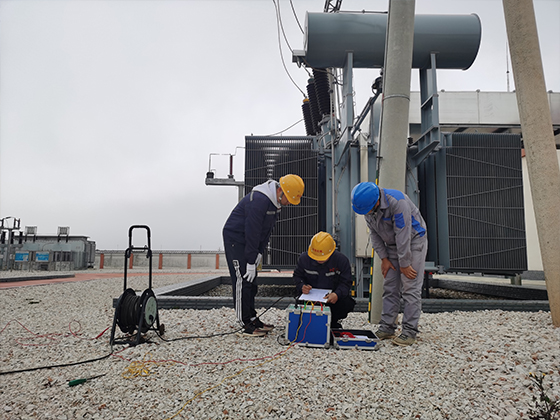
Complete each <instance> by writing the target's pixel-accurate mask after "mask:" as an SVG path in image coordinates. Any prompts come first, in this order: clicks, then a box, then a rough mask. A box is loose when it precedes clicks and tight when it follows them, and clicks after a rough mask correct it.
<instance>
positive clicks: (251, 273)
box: [243, 264, 257, 283]
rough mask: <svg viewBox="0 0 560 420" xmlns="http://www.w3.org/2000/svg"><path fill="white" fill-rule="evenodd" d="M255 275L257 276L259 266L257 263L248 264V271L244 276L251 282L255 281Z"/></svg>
mask: <svg viewBox="0 0 560 420" xmlns="http://www.w3.org/2000/svg"><path fill="white" fill-rule="evenodd" d="M255 277H257V266H256V265H255V264H247V271H246V272H245V275H244V276H243V278H244V279H245V280H247V281H248V282H249V283H253V280H255Z"/></svg>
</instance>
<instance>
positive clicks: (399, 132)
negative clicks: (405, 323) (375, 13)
mask: <svg viewBox="0 0 560 420" xmlns="http://www.w3.org/2000/svg"><path fill="white" fill-rule="evenodd" d="M414 8H415V0H397V1H395V0H390V2H389V16H388V18H387V19H388V20H387V41H386V47H385V67H384V69H383V77H384V80H383V102H382V104H383V111H382V116H381V136H380V142H379V143H380V146H379V147H380V150H379V155H380V156H381V160H380V162H379V186H380V187H383V188H394V189H397V190H401V191H403V192H404V191H405V187H406V153H407V142H408V124H409V122H408V114H409V108H410V73H411V69H412V46H413V40H414ZM382 291H383V275H382V274H381V260H380V259H379V257H378V256H377V254H376V255H375V258H374V270H373V282H372V299H371V308H370V316H369V320H370V322H371V323H374V324H377V323H379V320H380V319H381V308H382V299H381V298H382Z"/></svg>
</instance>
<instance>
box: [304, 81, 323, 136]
mask: <svg viewBox="0 0 560 420" xmlns="http://www.w3.org/2000/svg"><path fill="white" fill-rule="evenodd" d="M307 97H308V98H309V106H310V109H311V121H312V122H313V134H318V133H319V123H320V122H321V114H320V113H319V102H318V101H317V93H316V91H315V80H314V79H313V78H311V79H309V80H308V81H307Z"/></svg>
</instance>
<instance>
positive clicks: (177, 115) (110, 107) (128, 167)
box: [0, 0, 560, 250]
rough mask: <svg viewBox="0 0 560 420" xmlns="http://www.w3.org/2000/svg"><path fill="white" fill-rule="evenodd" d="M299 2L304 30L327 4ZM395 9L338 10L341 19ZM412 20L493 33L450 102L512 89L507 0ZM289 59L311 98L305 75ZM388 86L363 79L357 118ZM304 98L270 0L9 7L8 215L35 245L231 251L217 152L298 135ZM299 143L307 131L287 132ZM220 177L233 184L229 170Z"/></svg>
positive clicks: (295, 40) (7, 3) (552, 13)
mask: <svg viewBox="0 0 560 420" xmlns="http://www.w3.org/2000/svg"><path fill="white" fill-rule="evenodd" d="M277 1H278V0H277ZM279 1H280V7H281V12H282V21H283V24H284V29H285V31H286V35H287V37H288V40H289V41H290V44H291V47H292V48H294V49H302V48H303V35H302V33H301V31H300V29H299V27H298V25H297V23H296V21H295V18H294V15H293V13H292V10H291V7H290V3H289V1H288V0H279ZM293 4H294V8H295V10H296V13H297V16H298V19H299V20H300V23H301V24H302V25H303V24H304V21H305V12H306V11H312V12H320V11H322V9H323V5H324V1H323V0H293ZM387 5H388V2H387V0H383V1H376V0H373V1H372V0H367V1H366V0H344V1H343V9H344V10H362V9H367V10H379V11H385V10H387ZM535 10H536V16H537V25H538V27H539V37H540V44H541V51H542V54H543V65H544V71H545V77H546V82H547V89H549V90H554V91H560V25H559V24H558V22H559V21H560V2H559V1H557V0H535ZM416 13H418V14H447V13H450V14H465V13H466V14H468V13H476V14H478V15H479V16H480V18H481V21H482V44H481V48H480V51H479V55H478V57H477V59H476V61H475V63H474V64H473V66H472V67H471V69H469V70H467V71H456V70H455V71H453V70H446V71H439V72H438V87H439V88H440V89H445V90H448V91H453V90H466V91H472V90H476V89H481V90H485V91H505V90H506V86H507V84H506V34H505V24H504V19H503V10H502V2H501V1H500V0H479V1H477V0H442V1H439V0H429V1H428V0H416ZM282 48H283V55H284V60H285V62H286V66H287V68H288V70H289V71H290V74H291V75H292V77H293V79H294V80H295V81H296V83H297V84H298V86H299V88H300V89H302V90H304V91H305V85H306V81H307V78H308V75H307V73H306V72H305V71H304V70H303V69H300V68H298V67H297V66H296V65H294V64H292V63H291V53H290V51H289V50H288V49H287V47H286V45H285V43H284V41H283V40H282ZM378 74H379V70H377V69H372V70H356V72H355V77H356V82H357V83H356V89H355V90H356V92H355V103H356V111H357V112H359V111H360V110H361V109H362V108H363V106H364V104H365V102H366V101H367V99H368V97H369V95H370V93H371V89H370V86H371V82H372V81H373V80H374V79H375V78H376V77H377V76H378ZM510 84H511V89H514V83H513V76H511V77H510ZM411 88H412V90H418V72H417V71H414V72H413V74H412V86H411ZM302 99H303V95H302V94H301V93H300V92H299V90H298V89H297V88H296V87H295V86H294V85H293V84H292V82H291V81H290V79H289V78H288V76H287V75H286V73H285V71H284V68H283V67H282V61H281V58H280V53H279V48H278V38H277V26H276V14H275V9H274V4H273V2H272V0H245V1H242V0H241V1H236V0H223V1H218V0H201V1H194V0H193V1H177V0H175V1H173V0H170V1H167V0H157V1H156V0H152V1H150V0H139V1H135V0H123V1H119V0H110V1H102V0H96V1H85V0H84V1H80V0H75V1H71V0H59V1H50V0H46V1H45V0H39V1H34V0H27V1H18V0H0V217H6V216H14V217H17V218H21V223H22V226H38V232H39V233H40V234H55V233H56V229H57V226H70V232H71V234H74V235H86V236H89V237H90V238H91V239H92V240H95V241H96V242H97V247H98V248H99V249H113V248H117V247H119V248H120V249H123V248H124V247H126V245H127V234H128V227H129V226H130V225H133V224H147V225H149V226H150V227H151V230H152V247H153V248H154V249H161V248H163V249H191V250H196V249H218V248H222V247H223V246H222V242H221V228H222V226H223V223H224V221H225V219H226V218H227V216H228V214H229V212H230V211H231V209H232V208H233V206H234V205H235V204H236V202H237V190H236V189H235V188H233V187H207V186H205V184H204V178H205V174H206V171H207V170H208V159H209V155H210V153H223V154H229V153H235V152H236V147H238V146H243V145H244V136H245V135H249V134H259V135H267V134H274V133H277V132H279V131H281V130H283V129H285V128H287V127H289V126H290V125H292V124H293V123H295V122H296V121H298V120H300V119H301V118H302V116H301V101H302ZM304 133H305V129H304V126H303V123H300V124H298V125H296V126H295V127H294V128H293V129H291V130H289V131H286V132H285V134H288V135H299V134H304ZM242 153H243V152H242V150H238V155H237V157H236V159H235V163H234V165H235V176H236V179H238V180H242V179H243V159H242ZM212 169H215V170H216V172H217V176H219V177H225V176H226V175H227V172H228V170H229V164H228V160H227V158H226V157H224V156H221V157H216V158H213V160H212Z"/></svg>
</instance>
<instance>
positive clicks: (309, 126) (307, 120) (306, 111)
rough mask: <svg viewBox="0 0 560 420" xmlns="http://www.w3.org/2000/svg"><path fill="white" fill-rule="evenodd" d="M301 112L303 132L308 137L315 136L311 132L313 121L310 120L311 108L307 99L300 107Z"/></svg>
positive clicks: (313, 132)
mask: <svg viewBox="0 0 560 420" xmlns="http://www.w3.org/2000/svg"><path fill="white" fill-rule="evenodd" d="M301 111H302V112H303V121H304V123H305V132H306V134H307V135H308V136H312V135H314V134H315V131H314V130H313V120H312V119H311V108H310V105H309V99H307V98H305V99H304V100H303V105H302V106H301Z"/></svg>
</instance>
